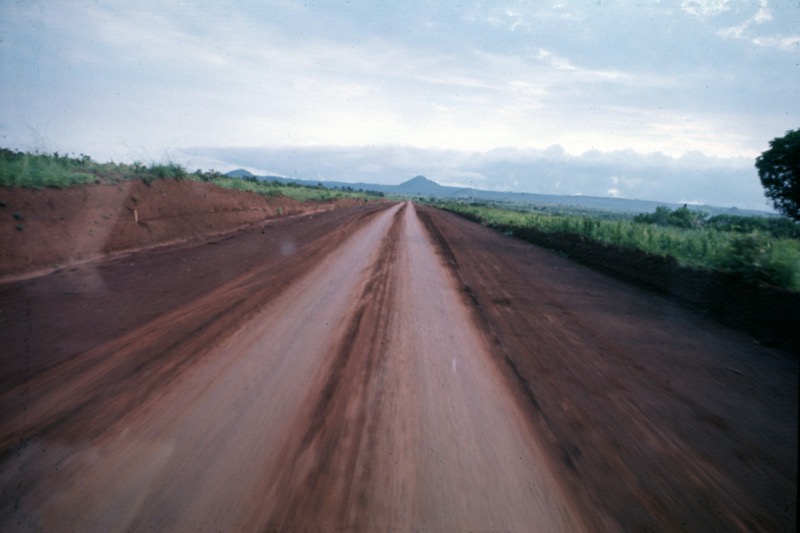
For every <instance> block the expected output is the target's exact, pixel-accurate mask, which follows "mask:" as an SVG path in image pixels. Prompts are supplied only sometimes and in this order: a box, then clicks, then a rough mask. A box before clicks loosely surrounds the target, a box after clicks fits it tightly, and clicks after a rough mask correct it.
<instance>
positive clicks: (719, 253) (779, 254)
mask: <svg viewBox="0 0 800 533" xmlns="http://www.w3.org/2000/svg"><path fill="white" fill-rule="evenodd" d="M434 205H436V206H438V207H441V208H443V209H446V210H448V211H452V212H454V213H458V214H461V215H463V216H466V217H467V218H470V219H471V220H474V221H476V222H480V223H481V224H484V225H486V226H490V227H493V228H495V229H499V230H501V231H503V232H505V233H508V234H514V235H516V236H518V237H522V238H525V235H529V234H530V232H531V231H532V230H533V231H536V232H540V233H542V234H560V235H574V236H577V237H579V238H581V239H582V240H586V241H589V242H596V243H598V244H601V245H613V246H619V247H621V248H624V249H629V250H637V251H640V252H643V253H645V254H648V255H653V256H656V257H660V258H666V260H667V261H669V260H673V261H675V262H676V263H677V264H678V265H680V266H683V267H690V268H695V269H703V270H712V271H719V272H725V273H728V274H732V275H734V277H736V278H738V279H741V280H744V281H751V282H756V283H766V284H769V285H773V286H775V287H780V288H784V289H790V290H793V291H800V225H798V224H797V223H795V222H792V221H790V220H787V219H781V218H766V217H738V216H727V215H720V216H716V217H712V218H709V219H706V218H705V217H704V215H703V214H702V213H698V212H696V211H691V210H689V209H688V208H680V209H676V210H675V211H672V210H670V209H669V208H666V207H660V208H658V209H657V210H656V212H655V213H654V214H645V215H639V216H637V217H635V218H633V219H631V218H623V217H621V216H619V215H616V216H613V215H610V214H603V213H598V214H597V215H595V216H590V215H572V214H561V213H559V212H558V211H555V212H549V211H536V210H521V209H519V210H518V209H508V208H501V207H497V206H494V205H491V204H482V203H470V204H466V203H457V202H448V203H437V204H434ZM554 244H555V246H554V247H556V248H557V247H558V246H557V243H554Z"/></svg>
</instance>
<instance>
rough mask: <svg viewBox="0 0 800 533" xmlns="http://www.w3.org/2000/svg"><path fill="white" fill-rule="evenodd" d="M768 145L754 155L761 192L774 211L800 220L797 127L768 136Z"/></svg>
mask: <svg viewBox="0 0 800 533" xmlns="http://www.w3.org/2000/svg"><path fill="white" fill-rule="evenodd" d="M769 146H770V148H769V150H767V151H765V152H764V153H762V154H761V155H760V156H758V158H756V168H757V169H758V176H759V178H761V184H762V185H763V186H764V193H765V194H766V195H767V198H769V199H770V200H772V205H773V206H775V209H776V210H778V211H779V212H781V213H783V214H784V215H786V216H788V217H790V218H792V219H794V220H800V129H797V130H794V131H787V132H786V135H784V136H783V137H777V138H775V139H772V140H771V141H770V142H769Z"/></svg>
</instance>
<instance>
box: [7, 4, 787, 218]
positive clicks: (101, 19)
mask: <svg viewBox="0 0 800 533" xmlns="http://www.w3.org/2000/svg"><path fill="white" fill-rule="evenodd" d="M798 127H800V0H738V1H736V0H674V1H666V0H665V1H658V0H630V1H612V0H594V1H591V2H589V1H581V2H571V1H566V0H554V1H547V0H537V1H521V0H518V1H493V2H483V1H455V2H446V1H436V2H431V1H419V2H418V1H416V0H405V1H403V2H389V1H386V2H382V1H304V2H303V1H292V0H275V1H248V0H227V1H207V0H204V1H192V2H190V1H176V0H173V1H149V0H137V1H132V0H117V1H103V0H63V1H62V0H47V1H40V0H0V146H3V147H6V148H11V149H18V150H31V151H33V150H37V151H40V152H60V153H74V154H87V155H90V156H91V157H93V158H94V159H96V160H98V161H108V160H114V161H117V162H134V161H138V162H144V163H153V162H166V161H171V162H176V163H180V164H183V165H185V166H186V167H187V168H188V169H189V170H194V169H196V168H199V169H203V170H209V169H214V170H219V171H222V172H225V171H228V170H232V169H235V168H239V167H243V168H247V169H248V170H250V171H252V172H254V173H257V174H277V175H283V176H290V177H297V178H303V179H310V180H318V179H330V180H339V181H368V182H374V183H400V182H402V181H404V180H407V179H410V178H411V177H413V176H415V175H419V174H421V175H425V176H427V177H428V178H430V179H433V180H435V181H437V182H439V183H442V184H446V185H465V186H471V187H476V188H482V189H488V190H510V191H522V192H533V193H544V194H582V195H591V196H611V197H621V198H637V199H647V200H657V201H664V202H681V203H705V204H709V205H718V206H736V207H740V208H748V209H768V203H767V201H766V199H765V198H764V195H763V188H762V187H761V185H760V182H759V180H758V175H757V173H756V170H755V167H754V160H755V158H756V157H757V156H758V155H759V154H760V153H761V152H763V151H764V150H766V149H767V148H768V147H769V141H770V140H771V139H773V138H775V137H779V136H782V135H783V134H785V133H786V132H787V131H789V130H794V129H797V128H798Z"/></svg>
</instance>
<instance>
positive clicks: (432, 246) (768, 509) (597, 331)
mask: <svg viewBox="0 0 800 533" xmlns="http://www.w3.org/2000/svg"><path fill="white" fill-rule="evenodd" d="M0 303H2V307H0V309H1V310H2V313H3V314H2V318H0V320H2V321H3V322H2V325H3V326H4V328H5V329H4V332H3V333H2V334H3V335H4V338H2V339H0V340H1V341H3V342H4V345H5V346H9V347H10V350H9V352H8V353H7V354H6V355H4V356H3V371H2V372H3V374H2V376H3V378H4V379H3V382H4V385H3V387H2V389H0V408H2V433H0V439H2V440H0V452H2V455H0V468H1V470H0V487H2V490H3V492H2V495H3V500H2V502H1V503H2V507H0V530H2V531H15V530H28V529H40V528H43V529H45V530H77V531H114V530H120V531H143V530H175V531H238V530H242V531H372V530H376V531H388V530H396V531H416V530H422V531H580V530H615V529H618V530H624V529H631V528H634V529H646V528H652V529H673V528H676V527H678V528H679V527H686V528H690V529H696V528H698V527H704V528H713V529H728V528H734V529H737V528H738V529H751V528H752V529H776V530H779V529H781V528H786V527H788V528H791V527H792V526H793V525H794V524H795V523H796V522H795V520H796V519H795V518H794V510H795V509H796V473H797V456H796V443H797V427H796V425H797V402H796V400H797V362H796V360H795V359H792V358H791V357H789V356H788V354H786V353H784V352H780V351H777V350H770V349H767V348H764V347H761V346H757V345H755V344H754V343H752V341H750V340H749V339H748V338H747V337H744V336H740V335H739V334H738V333H736V332H733V331H730V330H727V329H725V328H722V327H720V326H717V325H715V324H713V323H710V322H708V321H706V320H705V319H703V318H702V317H699V316H696V315H693V314H692V313H689V312H686V311H684V310H682V309H680V308H677V307H675V306H673V305H672V304H670V303H669V302H666V301H664V300H662V299H660V298H657V297H654V296H651V295H648V294H644V293H640V292H639V291H637V290H636V289H632V288H630V287H627V286H625V285H623V284H621V283H619V282H616V281H614V280H610V279H608V278H605V277H603V276H600V275H599V274H596V273H593V272H591V271H588V270H586V269H583V268H581V267H577V266H575V265H573V264H571V263H570V262H569V261H566V260H564V259H563V258H560V257H558V256H557V255H554V254H551V253H549V252H544V251H541V250H538V249H535V248H534V247H531V246H529V245H525V244H523V243H520V242H518V241H514V240H513V239H507V238H504V237H502V236H500V235H497V234H494V233H492V232H489V231H488V230H485V228H481V227H479V226H477V225H475V224H471V223H468V222H466V221H463V220H461V219H458V218H457V217H453V216H451V215H447V214H444V213H441V212H438V211H435V210H431V209H429V208H423V207H417V206H414V205H413V204H411V203H403V204H396V205H393V206H389V207H386V208H375V207H365V208H361V209H351V210H341V212H340V213H329V214H324V215H319V216H317V217H316V218H311V217H301V218H299V219H296V220H294V221H287V222H279V223H275V224H268V225H265V226H264V227H263V228H262V229H261V232H260V233H259V232H258V231H252V232H249V233H247V234H243V235H238V236H234V237H231V238H228V239H222V240H220V241H219V242H214V243H210V244H207V245H206V246H202V247H193V248H187V249H174V250H165V251H161V252H158V253H151V254H147V253H144V254H142V255H141V256H137V255H134V256H131V257H123V258H116V259H114V260H113V261H109V262H107V263H102V262H101V263H98V264H96V265H91V264H90V265H84V266H82V267H80V268H76V269H74V270H72V271H68V272H61V273H57V274H54V275H52V276H48V277H45V278H40V279H36V280H29V281H27V282H20V283H15V284H9V285H7V286H5V287H3V288H2V289H0ZM679 365H682V366H679Z"/></svg>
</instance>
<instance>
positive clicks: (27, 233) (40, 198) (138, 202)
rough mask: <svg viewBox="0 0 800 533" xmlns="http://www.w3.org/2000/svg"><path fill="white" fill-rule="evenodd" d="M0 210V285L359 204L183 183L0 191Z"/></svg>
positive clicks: (135, 183)
mask: <svg viewBox="0 0 800 533" xmlns="http://www.w3.org/2000/svg"><path fill="white" fill-rule="evenodd" d="M0 202H2V204H0V205H2V207H0V279H3V278H8V277H19V276H22V275H30V274H32V273H37V272H38V273H43V272H47V271H51V270H53V269H57V268H60V267H64V266H66V265H69V264H72V263H75V262H80V261H86V260H91V259H95V258H98V257H101V256H104V255H107V254H111V253H117V252H123V251H130V250H136V249H140V248H149V247H153V246H158V245H163V244H167V243H176V242H187V241H198V240H203V239H206V238H207V237H209V236H211V235H216V234H220V233H226V232H230V231H233V230H235V229H238V228H242V227H245V226H250V225H253V224H258V223H261V222H263V221H264V220H267V219H273V218H280V217H284V216H289V215H296V214H301V213H315V212H320V211H327V210H330V209H333V208H335V207H340V206H343V205H355V204H356V203H359V202H358V201H357V200H340V201H336V202H325V203H321V202H305V203H303V202H299V201H297V200H294V199H292V198H287V197H284V196H272V197H267V196H261V195H257V194H252V193H245V192H241V191H235V190H231V189H223V188H220V187H217V186H214V185H212V184H210V183H203V182H196V181H190V180H179V181H176V180H156V181H153V182H151V183H150V184H149V185H148V184H145V183H143V182H141V181H125V182H120V183H118V184H113V185H112V184H105V185H96V186H87V187H71V188H67V189H58V190H57V189H44V190H33V189H17V188H14V189H9V188H0Z"/></svg>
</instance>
